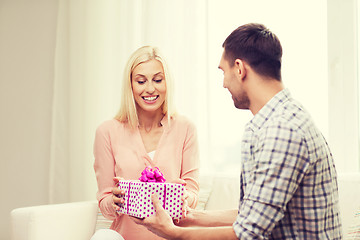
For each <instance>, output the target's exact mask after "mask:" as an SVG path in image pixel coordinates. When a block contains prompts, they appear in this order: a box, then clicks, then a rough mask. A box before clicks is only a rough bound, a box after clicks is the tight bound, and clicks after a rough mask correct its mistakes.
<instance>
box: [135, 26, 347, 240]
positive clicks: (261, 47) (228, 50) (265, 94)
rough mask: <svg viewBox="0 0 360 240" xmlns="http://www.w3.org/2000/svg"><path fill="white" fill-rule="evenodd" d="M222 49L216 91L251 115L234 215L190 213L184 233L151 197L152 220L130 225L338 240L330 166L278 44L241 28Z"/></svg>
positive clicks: (195, 234)
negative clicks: (284, 74) (287, 82)
mask: <svg viewBox="0 0 360 240" xmlns="http://www.w3.org/2000/svg"><path fill="white" fill-rule="evenodd" d="M223 48H224V52H223V55H222V58H221V61H220V65H219V68H220V69H221V70H223V72H224V88H227V89H228V90H229V92H230V93H231V95H232V98H233V100H234V104H235V107H236V108H239V109H249V110H250V111H251V112H252V114H253V115H254V117H253V119H252V120H251V121H250V122H249V123H248V124H247V125H246V128H245V133H244V137H243V141H242V146H241V147H242V156H241V157H242V158H241V161H242V162H241V165H242V169H241V177H240V181H241V182H240V188H241V189H240V203H239V209H238V212H236V211H231V210H229V211H216V212H207V211H205V212H197V211H190V212H189V213H188V216H187V217H186V218H185V219H184V220H183V224H184V225H192V227H180V226H175V225H174V224H173V223H172V221H171V219H170V217H169V216H168V215H167V214H166V212H165V211H164V210H163V208H162V207H161V204H160V203H159V200H158V199H157V198H156V196H155V197H153V202H154V206H155V208H156V214H155V215H153V216H151V217H149V218H146V219H144V220H139V219H134V221H135V222H137V223H138V224H142V225H144V226H146V227H147V228H148V229H149V230H150V231H153V232H154V233H156V234H158V235H159V236H161V237H164V238H166V239H341V238H342V231H341V221H340V214H339V207H338V192H337V177H336V171H335V166H334V161H333V158H332V155H331V152H330V149H329V147H328V145H327V143H326V141H325V139H324V138H323V136H322V134H321V133H320V131H319V130H318V129H317V128H316V127H315V125H314V123H313V122H312V120H311V118H310V116H309V114H308V113H307V112H306V111H305V110H304V108H303V107H302V106H301V105H300V104H299V103H298V102H296V101H295V100H293V99H292V98H291V96H290V93H289V91H288V90H287V89H285V88H284V86H283V84H282V81H281V56H282V47H281V44H280V42H279V40H278V38H277V37H276V36H275V34H273V33H272V32H270V31H269V30H268V29H267V28H266V27H265V26H263V25H261V24H246V25H243V26H240V27H239V28H237V29H236V30H234V31H233V32H232V33H231V34H230V35H229V36H228V37H227V39H226V40H225V42H224V44H223ZM304 77H308V76H304ZM199 226H200V227H199Z"/></svg>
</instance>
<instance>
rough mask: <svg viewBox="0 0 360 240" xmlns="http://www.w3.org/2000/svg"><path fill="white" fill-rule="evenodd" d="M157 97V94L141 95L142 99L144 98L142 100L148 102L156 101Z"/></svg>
mask: <svg viewBox="0 0 360 240" xmlns="http://www.w3.org/2000/svg"><path fill="white" fill-rule="evenodd" d="M158 98H159V95H157V96H147V97H142V99H144V101H145V102H146V103H148V104H152V103H154V102H156V100H157V99H158Z"/></svg>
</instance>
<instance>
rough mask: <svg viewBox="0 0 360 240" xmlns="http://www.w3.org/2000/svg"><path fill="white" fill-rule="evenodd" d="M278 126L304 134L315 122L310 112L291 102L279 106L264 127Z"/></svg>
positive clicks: (293, 101) (297, 103)
mask: <svg viewBox="0 0 360 240" xmlns="http://www.w3.org/2000/svg"><path fill="white" fill-rule="evenodd" d="M269 126H276V127H277V128H285V129H289V130H290V131H295V132H299V133H304V132H306V131H307V129H308V128H309V127H313V126H314V122H313V120H312V118H311V116H310V114H309V113H308V111H307V110H306V109H305V108H304V107H303V106H302V105H301V104H300V103H299V102H297V101H295V100H289V101H286V102H284V103H283V104H282V105H280V106H278V107H277V108H276V109H275V111H274V114H273V115H272V116H271V117H270V118H269V119H268V121H267V123H266V124H265V125H264V127H265V128H266V127H269Z"/></svg>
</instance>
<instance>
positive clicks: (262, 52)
mask: <svg viewBox="0 0 360 240" xmlns="http://www.w3.org/2000/svg"><path fill="white" fill-rule="evenodd" d="M223 48H224V49H225V55H224V57H225V59H226V60H227V61H229V64H230V66H231V67H232V66H234V63H235V60H236V59H241V60H243V61H245V62H246V63H248V64H249V65H250V67H251V68H252V69H254V71H255V72H257V73H258V74H260V75H262V76H265V77H271V78H274V79H277V80H279V81H281V56H282V47H281V44H280V41H279V39H278V38H277V36H276V35H275V34H273V33H272V32H270V31H269V29H267V28H266V27H265V26H264V25H262V24H257V23H249V24H245V25H242V26H240V27H238V28H237V29H235V30H234V31H233V32H232V33H231V34H230V35H229V36H228V37H227V38H226V40H225V42H224V43H223Z"/></svg>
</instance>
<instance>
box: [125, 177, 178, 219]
mask: <svg viewBox="0 0 360 240" xmlns="http://www.w3.org/2000/svg"><path fill="white" fill-rule="evenodd" d="M119 188H120V189H122V190H124V191H125V196H124V200H125V202H124V203H123V204H121V205H119V207H120V210H119V212H120V213H123V214H127V215H131V216H134V217H137V218H145V217H149V216H151V215H152V214H154V213H155V209H154V206H153V204H152V201H151V195H153V194H154V193H156V194H157V195H158V197H159V200H160V202H161V203H162V206H163V208H164V209H165V211H166V212H167V213H168V214H169V215H170V216H171V218H172V219H181V217H182V207H183V201H182V200H181V197H182V196H183V194H184V186H183V185H182V184H176V183H164V182H142V181H138V180H121V181H119Z"/></svg>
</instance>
